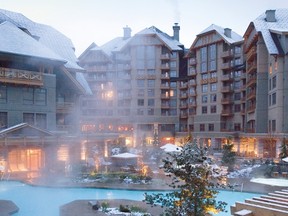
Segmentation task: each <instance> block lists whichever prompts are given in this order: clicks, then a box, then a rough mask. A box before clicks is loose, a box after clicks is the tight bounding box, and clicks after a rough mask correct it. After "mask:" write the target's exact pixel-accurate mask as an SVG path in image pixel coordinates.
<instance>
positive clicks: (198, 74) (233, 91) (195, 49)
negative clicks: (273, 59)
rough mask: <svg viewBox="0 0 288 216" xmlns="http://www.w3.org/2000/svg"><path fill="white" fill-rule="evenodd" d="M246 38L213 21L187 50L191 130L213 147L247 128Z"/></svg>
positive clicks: (219, 146) (218, 145)
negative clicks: (245, 123) (244, 55)
mask: <svg viewBox="0 0 288 216" xmlns="http://www.w3.org/2000/svg"><path fill="white" fill-rule="evenodd" d="M243 43H244V41H243V38H242V37H241V36H240V35H238V34H237V33H235V32H234V31H232V30H231V29H230V28H222V27H220V26H217V25H214V24H213V25H211V26H209V27H208V28H206V29H205V30H204V31H202V32H201V33H200V34H198V35H197V37H196V39H195V41H194V42H193V44H192V45H191V47H190V50H189V52H188V54H187V58H188V86H189V89H188V92H189V94H188V106H189V112H188V113H189V119H188V124H189V128H190V131H192V132H193V134H194V136H195V137H197V138H199V139H202V140H203V141H204V142H205V143H208V145H210V146H211V147H213V148H219V149H220V148H221V144H222V143H223V138H227V137H228V136H232V137H234V136H235V135H236V133H239V132H242V131H243V128H244V115H243V110H245V101H244V100H243V98H245V70H244V60H243Z"/></svg>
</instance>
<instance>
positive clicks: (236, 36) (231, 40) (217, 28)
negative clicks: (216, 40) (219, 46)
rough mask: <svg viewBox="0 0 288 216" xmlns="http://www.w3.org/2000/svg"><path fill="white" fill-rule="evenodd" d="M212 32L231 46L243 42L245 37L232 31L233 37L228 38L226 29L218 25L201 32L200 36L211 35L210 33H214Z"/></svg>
mask: <svg viewBox="0 0 288 216" xmlns="http://www.w3.org/2000/svg"><path fill="white" fill-rule="evenodd" d="M212 31H216V32H217V33H218V34H219V35H220V36H221V37H222V38H223V40H225V41H226V42H227V43H229V44H233V43H237V42H240V41H243V40H244V39H243V37H242V36H241V35H239V34H237V33H236V32H234V31H232V30H231V37H227V36H226V35H225V34H224V32H225V28H223V27H221V26H218V25H215V24H212V25H210V26H209V27H208V28H206V29H204V30H203V31H202V32H200V33H199V34H198V35H197V37H198V36H201V35H203V34H206V33H209V32H212Z"/></svg>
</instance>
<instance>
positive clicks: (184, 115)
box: [180, 113, 188, 119]
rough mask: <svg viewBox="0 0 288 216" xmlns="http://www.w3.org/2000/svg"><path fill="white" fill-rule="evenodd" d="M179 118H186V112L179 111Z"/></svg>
mask: <svg viewBox="0 0 288 216" xmlns="http://www.w3.org/2000/svg"><path fill="white" fill-rule="evenodd" d="M180 118H182V119H186V118H188V114H187V113H180Z"/></svg>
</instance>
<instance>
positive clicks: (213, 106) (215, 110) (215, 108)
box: [210, 105, 217, 113]
mask: <svg viewBox="0 0 288 216" xmlns="http://www.w3.org/2000/svg"><path fill="white" fill-rule="evenodd" d="M216 112H217V106H216V105H212V106H211V107H210V113H216Z"/></svg>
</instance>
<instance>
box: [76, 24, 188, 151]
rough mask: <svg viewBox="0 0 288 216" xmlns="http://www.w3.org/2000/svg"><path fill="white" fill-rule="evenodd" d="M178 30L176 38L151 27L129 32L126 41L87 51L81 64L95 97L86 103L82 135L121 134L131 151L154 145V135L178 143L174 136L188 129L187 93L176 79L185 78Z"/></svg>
mask: <svg viewBox="0 0 288 216" xmlns="http://www.w3.org/2000/svg"><path fill="white" fill-rule="evenodd" d="M173 30H174V33H173V36H172V37H171V36H169V35H167V34H166V33H164V32H162V31H160V30H159V29H157V28H156V27H154V26H152V27H150V28H146V29H144V30H142V31H140V32H138V33H137V34H135V35H134V36H133V37H132V36H131V29H130V28H129V27H125V28H124V35H123V37H117V38H115V39H113V40H112V41H110V42H108V43H106V44H104V45H103V46H101V47H98V46H97V45H96V44H94V43H93V44H91V45H90V46H89V47H88V48H87V49H86V50H85V51H84V53H83V54H82V55H81V56H80V57H79V62H80V65H81V66H82V67H83V68H85V69H86V74H85V75H86V76H85V77H86V79H87V81H88V82H89V84H90V87H91V89H92V91H93V96H89V97H85V98H84V99H83V102H82V112H83V119H82V122H83V130H90V133H91V134H99V132H100V133H101V134H108V135H109V136H111V134H113V133H117V134H120V137H124V138H125V142H126V144H129V143H130V144H131V146H135V145H141V143H143V142H147V143H146V144H148V145H149V144H152V142H153V140H154V137H155V135H156V136H159V141H161V142H169V141H170V142H174V140H173V139H174V137H175V133H176V132H179V131H181V130H185V128H183V127H181V128H180V120H179V112H181V111H179V109H180V107H179V104H181V98H182V97H185V98H187V94H186V93H185V94H180V93H179V91H178V80H177V79H178V78H179V77H181V76H183V74H185V73H186V62H185V60H184V58H183V56H184V46H183V45H182V44H181V43H179V30H180V26H178V24H175V25H174V26H173ZM180 88H187V84H185V85H183V86H181V87H180ZM182 105H183V106H184V105H186V106H187V104H182ZM186 132H187V131H186ZM91 136H92V135H91Z"/></svg>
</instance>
